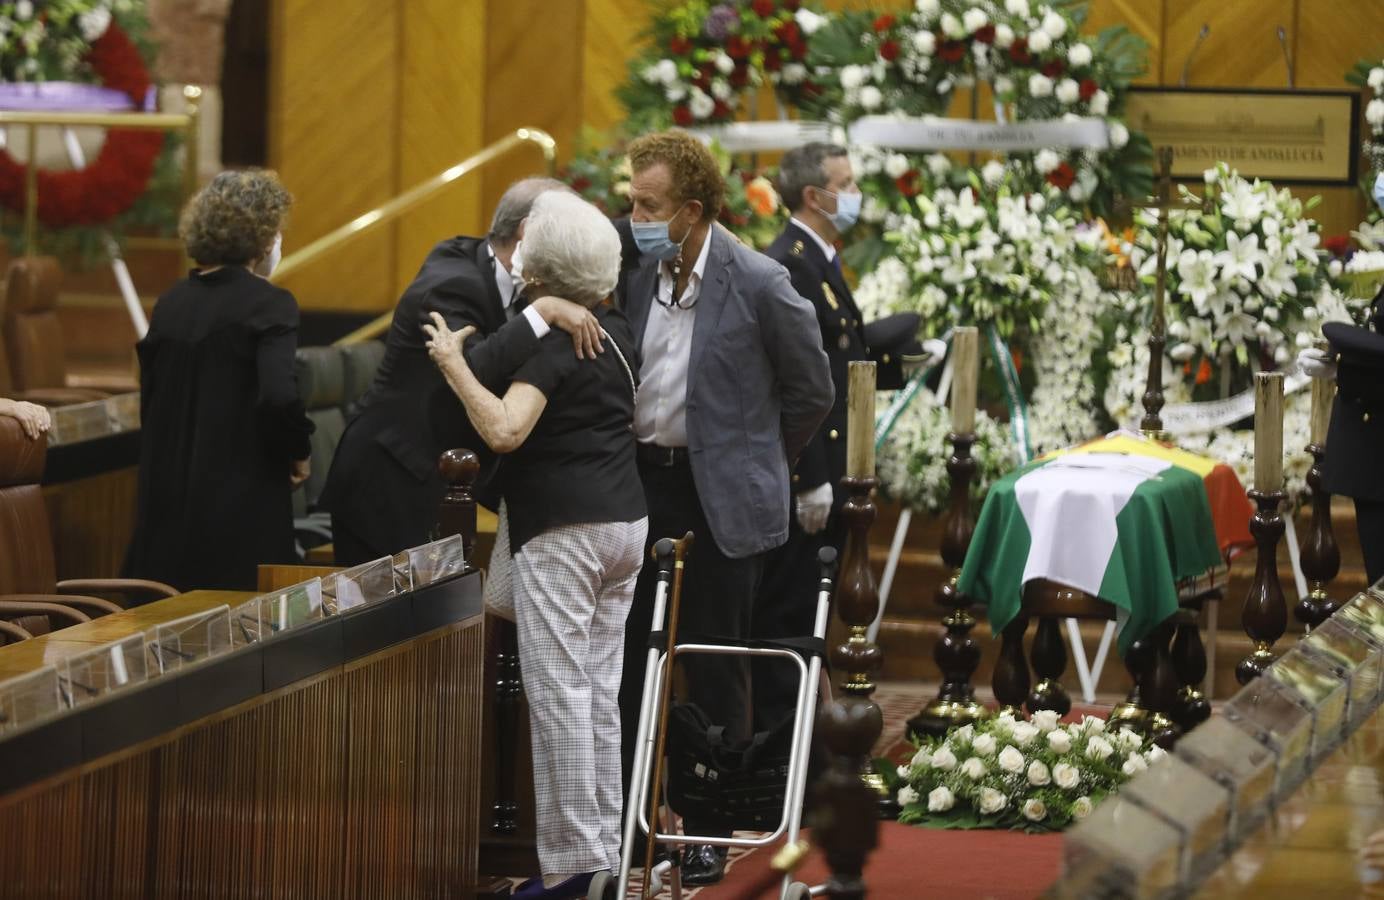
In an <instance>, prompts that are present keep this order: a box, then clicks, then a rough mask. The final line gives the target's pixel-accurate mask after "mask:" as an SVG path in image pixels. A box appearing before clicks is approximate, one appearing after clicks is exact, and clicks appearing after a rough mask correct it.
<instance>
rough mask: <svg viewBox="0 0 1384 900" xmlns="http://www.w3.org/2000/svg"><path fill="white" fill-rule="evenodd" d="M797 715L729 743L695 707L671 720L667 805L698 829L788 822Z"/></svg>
mask: <svg viewBox="0 0 1384 900" xmlns="http://www.w3.org/2000/svg"><path fill="white" fill-rule="evenodd" d="M793 721H794V716H793V714H792V713H789V714H788V715H787V716H786V717H785V718H784V719H783V720H782V721H781V722H779V723H778V724H777V725H776V726H774V727H773V728H771V729H769V730H768V731H759V732H756V733H755V734H754V736H753V737H751V738H749V739H748V740H741V741H730V740H728V739H727V738H726V736H725V728H723V727H722V726H720V725H713V724H712V723H711V720H710V719H708V718H707V716H706V713H704V712H702V710H701V708H700V707H698V706H697V705H696V704H695V703H676V704H674V705H673V708H672V710H671V712H670V714H669V720H668V801H669V805H670V806H671V807H672V808H673V811H674V812H676V813H677V814H678V815H680V816H682V817H683V818H684V819H691V820H692V821H693V822H694V823H696V825H697V826H699V827H705V828H713V827H714V828H730V829H740V830H747V831H772V830H773V829H774V828H776V827H777V826H778V823H779V822H780V821H781V820H782V819H783V805H784V796H785V794H786V793H787V788H788V760H789V756H790V754H791V750H792V744H793Z"/></svg>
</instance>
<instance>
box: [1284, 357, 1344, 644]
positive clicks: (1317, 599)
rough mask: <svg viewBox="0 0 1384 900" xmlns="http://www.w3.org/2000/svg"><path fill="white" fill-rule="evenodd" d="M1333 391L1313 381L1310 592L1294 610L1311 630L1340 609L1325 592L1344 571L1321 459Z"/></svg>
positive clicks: (1306, 566) (1307, 539)
mask: <svg viewBox="0 0 1384 900" xmlns="http://www.w3.org/2000/svg"><path fill="white" fill-rule="evenodd" d="M1334 391H1335V383H1334V382H1332V381H1330V380H1329V379H1326V378H1314V379H1312V436H1311V443H1309V444H1308V445H1307V452H1308V453H1310V454H1312V469H1311V471H1309V472H1308V473H1307V486H1308V487H1309V488H1311V490H1312V521H1311V524H1310V525H1308V526H1307V533H1306V534H1304V535H1303V537H1302V574H1304V575H1306V576H1307V587H1308V593H1307V596H1305V597H1303V598H1301V599H1300V600H1299V601H1298V604H1297V606H1295V607H1294V608H1293V615H1294V616H1295V617H1296V618H1297V620H1298V621H1299V622H1301V623H1302V624H1303V625H1305V626H1306V627H1307V628H1308V630H1311V629H1313V628H1316V627H1317V626H1318V625H1320V624H1321V623H1323V622H1325V621H1326V620H1327V619H1328V618H1330V616H1331V614H1332V613H1334V612H1335V611H1336V610H1337V609H1338V608H1339V607H1340V604H1339V603H1337V602H1336V601H1334V600H1332V599H1331V597H1330V596H1329V595H1328V594H1327V592H1326V586H1327V585H1328V584H1330V582H1331V579H1333V578H1335V577H1336V575H1337V574H1338V573H1339V572H1340V571H1341V550H1340V548H1339V547H1338V546H1337V545H1336V534H1335V532H1334V531H1333V530H1332V528H1331V495H1330V494H1328V493H1327V492H1326V491H1325V490H1323V489H1322V460H1323V459H1324V458H1325V457H1326V431H1327V426H1328V425H1329V423H1330V421H1331V401H1332V394H1333V393H1334Z"/></svg>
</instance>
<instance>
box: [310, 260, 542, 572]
mask: <svg viewBox="0 0 1384 900" xmlns="http://www.w3.org/2000/svg"><path fill="white" fill-rule="evenodd" d="M496 264H497V263H495V262H494V261H492V259H491V258H490V252H489V248H488V246H487V244H486V241H485V239H483V238H471V237H455V238H449V239H448V240H445V241H442V242H441V243H439V244H438V245H437V246H435V247H433V249H432V251H431V252H430V253H429V254H428V257H427V259H425V260H424V261H423V266H422V268H421V269H419V270H418V274H417V275H416V276H415V277H414V279H413V282H412V283H411V284H410V285H409V286H408V287H407V288H406V289H405V290H404V293H403V296H402V297H401V298H400V299H399V305H398V306H397V307H396V308H395V310H394V319H393V321H392V322H391V324H390V326H389V333H388V335H387V337H386V338H385V354H384V359H383V361H382V362H381V363H380V368H379V371H378V372H377V373H376V376H375V380H374V383H373V384H372V385H371V387H370V390H369V391H367V392H366V395H365V396H364V397H363V398H362V400H361V403H360V411H359V413H358V414H357V415H356V417H355V418H354V419H353V420H352V421H351V422H350V423H349V424H348V425H347V427H346V431H345V433H344V434H343V435H342V437H341V442H340V444H339V445H338V446H337V450H336V455H335V457H334V458H333V460H332V467H331V471H330V473H329V474H328V476H327V483H326V485H325V487H324V488H323V492H322V499H321V505H322V506H323V507H324V508H326V509H328V510H330V511H331V512H332V517H333V522H334V523H335V525H334V527H337V528H341V527H345V528H347V529H349V530H350V532H351V534H352V535H354V536H355V537H356V538H357V539H358V540H359V541H360V542H362V543H364V544H366V545H367V546H369V547H370V548H372V549H373V550H374V551H376V552H378V553H379V554H380V555H384V554H386V553H397V552H398V551H400V550H402V549H405V548H407V547H413V546H417V545H418V544H421V543H425V542H426V541H427V540H428V537H429V535H430V533H431V531H432V527H433V523H434V521H435V520H436V517H437V505H438V502H439V501H440V500H441V498H442V492H443V489H444V485H443V483H442V479H441V477H440V476H439V475H438V472H437V458H438V456H439V455H441V454H442V452H443V451H445V450H450V449H453V448H466V449H469V450H474V451H475V452H476V453H477V455H479V456H480V458H481V461H482V474H481V479H480V482H479V484H478V486H479V487H480V489H481V493H480V496H481V499H482V500H483V501H485V500H492V502H493V497H492V496H491V495H492V493H493V492H492V491H490V490H488V485H489V482H490V481H491V480H492V476H493V474H494V469H495V457H494V455H493V454H491V453H490V452H489V451H488V450H487V448H486V446H485V443H484V442H483V441H482V440H481V439H480V437H479V436H478V435H477V434H476V432H475V429H474V428H472V427H471V423H470V421H469V420H468V419H467V417H466V410H465V408H464V407H462V405H461V402H460V401H459V400H458V399H457V398H456V396H455V395H454V394H453V393H452V390H451V388H450V387H449V386H448V385H447V381H446V379H445V378H443V376H442V373H441V372H440V371H439V370H438V368H437V366H436V365H435V364H434V363H433V361H432V360H431V359H430V358H429V357H428V351H427V348H426V347H425V346H424V344H425V342H426V340H427V338H426V336H425V335H424V333H423V327H422V326H423V323H424V322H428V321H430V319H429V317H428V314H429V313H431V312H433V311H436V312H439V313H441V314H442V316H443V318H445V319H446V320H447V324H448V326H449V327H451V328H452V329H457V328H460V327H462V326H463V325H474V326H476V328H477V331H478V334H477V335H476V336H474V337H475V339H477V340H478V339H479V336H480V335H486V334H492V333H494V334H496V335H497V337H498V338H499V339H498V340H496V341H493V342H489V344H490V347H489V349H488V351H487V352H486V353H484V354H482V356H481V358H475V357H473V356H472V355H471V354H470V353H468V355H467V356H468V360H470V362H471V365H472V368H473V370H474V371H475V373H476V376H477V378H478V379H479V380H480V381H482V382H483V383H485V384H486V385H487V386H488V387H491V388H492V389H496V388H498V387H502V386H503V384H504V382H505V380H506V379H507V378H508V376H509V375H510V374H511V373H512V372H513V371H515V370H516V369H517V368H518V367H519V365H520V364H522V363H523V362H524V360H526V359H528V358H529V356H531V355H532V354H533V352H534V351H535V350H536V349H537V347H538V340H537V338H536V337H535V336H534V334H533V329H532V327H531V326H530V325H529V323H528V321H527V320H526V319H524V317H522V316H518V317H515V318H514V319H513V320H512V321H510V322H508V324H506V317H505V310H504V306H503V305H502V303H501V300H500V292H499V289H498V288H497V287H496V285H495V275H494V272H495V269H494V266H495V265H496ZM499 336H503V337H499ZM361 561H362V560H338V562H342V563H346V564H351V563H355V562H361Z"/></svg>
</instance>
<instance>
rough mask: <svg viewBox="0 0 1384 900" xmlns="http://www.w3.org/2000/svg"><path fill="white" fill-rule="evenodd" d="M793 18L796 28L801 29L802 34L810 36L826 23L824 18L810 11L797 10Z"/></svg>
mask: <svg viewBox="0 0 1384 900" xmlns="http://www.w3.org/2000/svg"><path fill="white" fill-rule="evenodd" d="M793 18H794V20H795V21H796V22H797V23H798V27H799V28H801V29H802V32H803V34H812V33H813V32H815V31H816V30H817V29H818V28H821V27H822V26H823V25H824V24H826V21H827V20H826V17H825V16H820V15H818V14H817V13H815V12H813V11H812V10H810V9H799V10H798V11H797V12H796V13H795V14H794V15H793Z"/></svg>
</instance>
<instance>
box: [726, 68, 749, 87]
mask: <svg viewBox="0 0 1384 900" xmlns="http://www.w3.org/2000/svg"><path fill="white" fill-rule="evenodd" d="M749 83H750V70H749V69H748V68H747V67H746V66H745V65H744V64H743V63H742V64H741V65H738V66H736V67H735V68H734V69H731V71H730V86H731V87H736V88H742V87H744V86H745V85H747V84H749Z"/></svg>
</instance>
